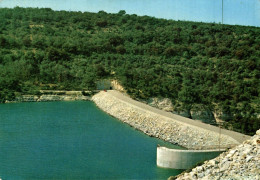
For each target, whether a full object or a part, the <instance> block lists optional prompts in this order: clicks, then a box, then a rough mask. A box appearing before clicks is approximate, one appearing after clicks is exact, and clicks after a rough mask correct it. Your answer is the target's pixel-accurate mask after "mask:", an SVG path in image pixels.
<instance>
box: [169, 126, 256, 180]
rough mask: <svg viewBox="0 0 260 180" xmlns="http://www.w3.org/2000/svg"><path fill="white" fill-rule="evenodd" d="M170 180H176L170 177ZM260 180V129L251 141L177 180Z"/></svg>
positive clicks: (180, 176) (182, 175)
mask: <svg viewBox="0 0 260 180" xmlns="http://www.w3.org/2000/svg"><path fill="white" fill-rule="evenodd" d="M169 179H175V178H174V177H170V178H169ZM193 179H200V180H259V179H260V129H259V130H258V131H257V132H256V135H255V136H253V137H252V138H251V139H249V140H247V141H244V142H243V143H242V144H240V145H238V146H236V147H234V148H232V149H230V150H229V151H227V152H224V153H222V154H221V155H219V156H218V157H216V158H215V159H212V160H209V161H205V162H204V164H203V165H202V166H198V167H196V168H194V169H192V170H191V172H189V173H183V174H181V175H179V176H177V180H193Z"/></svg>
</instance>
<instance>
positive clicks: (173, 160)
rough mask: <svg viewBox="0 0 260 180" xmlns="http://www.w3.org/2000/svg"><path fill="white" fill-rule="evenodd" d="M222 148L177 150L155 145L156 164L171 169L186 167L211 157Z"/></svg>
mask: <svg viewBox="0 0 260 180" xmlns="http://www.w3.org/2000/svg"><path fill="white" fill-rule="evenodd" d="M222 152H224V150H220V151H219V150H179V149H168V148H166V147H157V166H159V167H164V168H172V169H188V168H191V167H193V166H194V165H196V164H197V163H199V162H202V161H205V160H209V159H213V158H215V157H217V156H218V155H219V154H220V153H222Z"/></svg>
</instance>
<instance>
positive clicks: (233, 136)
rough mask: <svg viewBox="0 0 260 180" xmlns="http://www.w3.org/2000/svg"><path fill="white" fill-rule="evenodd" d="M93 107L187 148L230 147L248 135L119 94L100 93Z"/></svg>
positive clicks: (143, 130)
mask: <svg viewBox="0 0 260 180" xmlns="http://www.w3.org/2000/svg"><path fill="white" fill-rule="evenodd" d="M92 101H94V102H95V103H96V105H97V106H98V107H99V108H100V109H102V110H103V111H105V112H107V113H108V114H110V115H112V116H114V117H116V118H117V119H119V120H120V121H122V122H124V123H127V124H129V125H130V126H133V127H134V128H136V129H138V130H140V131H142V132H144V133H145V134H147V135H149V136H154V137H157V138H160V139H162V140H165V141H168V142H170V143H173V144H178V145H180V146H183V147H186V148H188V149H216V148H221V149H225V148H231V147H233V146H236V145H238V144H240V143H242V142H243V141H244V140H246V139H248V138H250V137H249V136H246V135H243V134H240V133H237V132H233V131H228V130H224V129H221V135H219V131H220V129H219V128H218V127H215V126H211V125H208V124H204V123H201V122H198V121H194V120H191V119H188V118H184V117H181V116H178V115H175V114H172V113H169V112H165V111H162V110H159V109H156V108H153V107H151V106H148V105H146V104H143V103H141V102H138V101H135V100H133V99H131V98H129V97H127V96H126V95H124V94H122V93H120V92H118V91H113V90H112V91H107V92H104V91H101V92H99V93H97V94H96V95H94V96H93V97H92Z"/></svg>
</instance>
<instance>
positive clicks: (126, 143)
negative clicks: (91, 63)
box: [0, 101, 182, 180]
mask: <svg viewBox="0 0 260 180" xmlns="http://www.w3.org/2000/svg"><path fill="white" fill-rule="evenodd" d="M157 144H160V145H161V146H167V147H170V148H178V149H180V147H178V146H174V145H172V144H168V143H165V142H163V141H161V140H159V139H156V138H151V137H149V136H147V135H145V134H143V133H141V132H139V131H137V130H135V129H134V128H131V127H130V126H128V125H126V124H123V123H122V122H120V121H119V120H117V119H115V118H113V117H111V116H109V115H107V114H106V113H104V112H103V111H101V110H99V109H98V108H97V107H96V106H95V104H94V103H92V102H90V101H77V102H41V103H17V104H0V178H2V179H15V180H16V179H18V180H20V179H167V178H168V177H169V176H173V175H177V174H179V173H181V172H182V170H173V169H164V168H159V167H157V166H156V147H157Z"/></svg>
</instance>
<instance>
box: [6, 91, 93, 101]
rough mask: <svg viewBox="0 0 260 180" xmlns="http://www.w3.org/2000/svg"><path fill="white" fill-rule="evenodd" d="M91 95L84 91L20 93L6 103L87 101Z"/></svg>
mask: <svg viewBox="0 0 260 180" xmlns="http://www.w3.org/2000/svg"><path fill="white" fill-rule="evenodd" d="M90 99H91V96H90V95H84V93H82V91H41V94H40V95H20V96H17V97H16V98H15V100H14V101H6V102H5V103H15V102H46V101H87V100H90Z"/></svg>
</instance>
